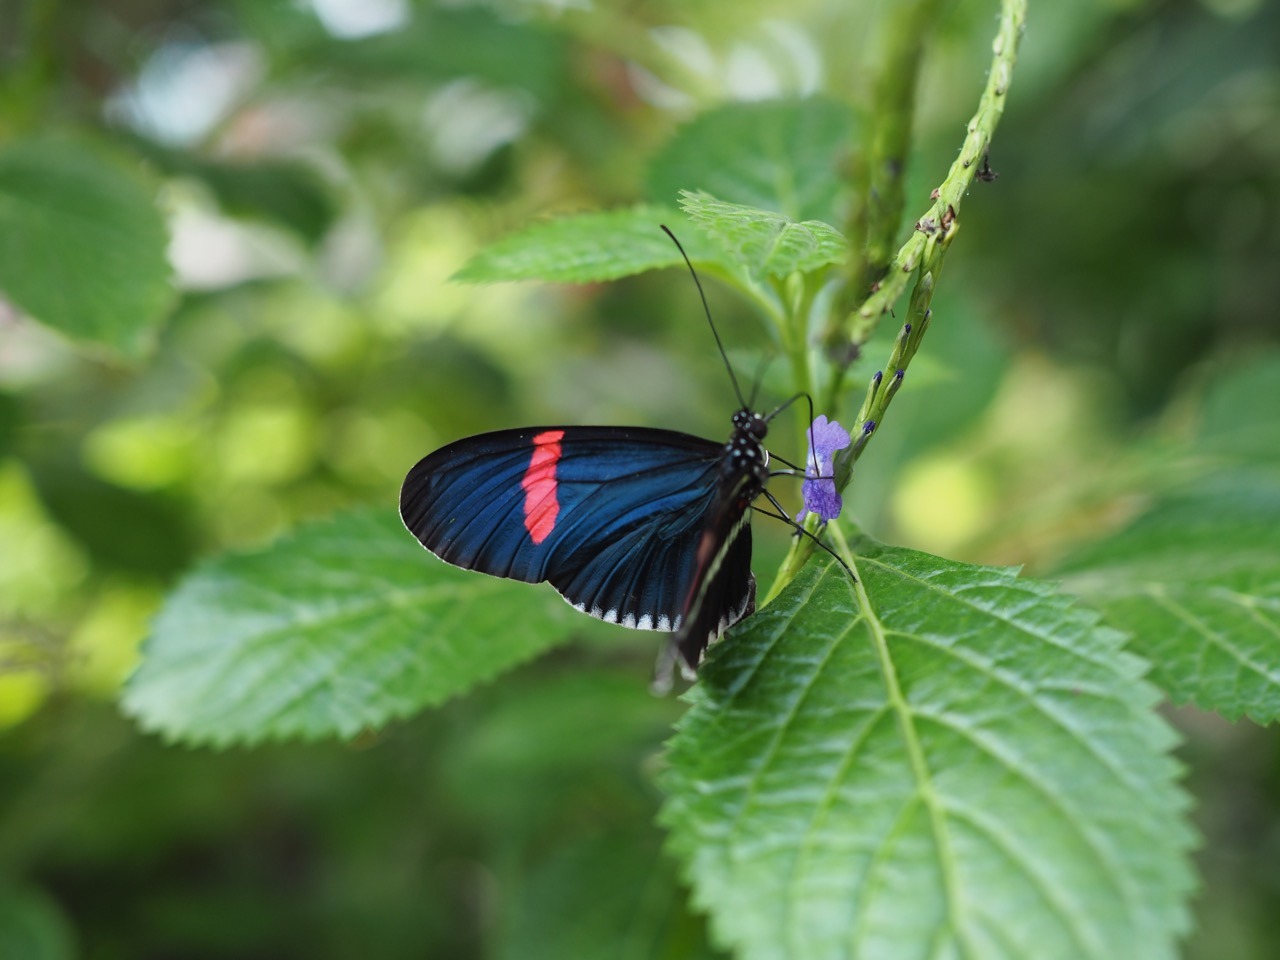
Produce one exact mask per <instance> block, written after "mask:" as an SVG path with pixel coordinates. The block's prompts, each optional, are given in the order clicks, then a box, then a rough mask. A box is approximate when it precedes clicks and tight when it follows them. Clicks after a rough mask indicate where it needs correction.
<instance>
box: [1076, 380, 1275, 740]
mask: <svg viewBox="0 0 1280 960" xmlns="http://www.w3.org/2000/svg"><path fill="white" fill-rule="evenodd" d="M1276 398H1280V358H1277V357H1275V356H1269V357H1263V358H1262V359H1261V360H1260V361H1256V362H1254V363H1252V364H1250V365H1248V366H1247V367H1245V368H1243V369H1240V370H1235V371H1231V372H1230V373H1229V374H1228V375H1226V376H1225V377H1224V378H1223V379H1222V380H1221V381H1220V382H1218V383H1216V384H1215V385H1214V386H1213V388H1212V389H1211V390H1210V391H1209V393H1208V395H1207V396H1206V398H1205V404H1204V410H1203V415H1202V419H1201V424H1200V431H1199V433H1200V435H1199V437H1197V438H1196V440H1195V445H1194V451H1193V455H1194V456H1195V457H1196V458H1198V459H1201V460H1203V461H1205V462H1207V463H1208V464H1209V469H1208V470H1207V471H1206V472H1205V473H1204V474H1203V475H1202V476H1199V477H1197V478H1196V479H1194V480H1193V481H1191V482H1190V483H1189V484H1187V485H1185V488H1184V489H1182V490H1180V491H1178V492H1176V493H1175V494H1173V495H1170V496H1167V497H1166V498H1164V499H1163V500H1161V501H1159V502H1158V503H1157V504H1156V505H1155V506H1154V507H1153V508H1152V509H1151V510H1150V511H1149V512H1148V513H1146V514H1145V515H1144V516H1142V517H1140V518H1138V520H1137V521H1136V522H1134V523H1133V524H1132V525H1131V526H1130V527H1128V528H1127V529H1125V530H1122V531H1121V532H1120V533H1118V534H1116V535H1114V536H1112V537H1109V538H1108V539H1106V540H1104V541H1103V542H1101V543H1099V544H1096V545H1093V546H1091V547H1087V548H1084V549H1082V550H1080V551H1078V552H1077V553H1076V554H1074V555H1073V556H1071V557H1070V558H1069V559H1068V560H1067V561H1066V562H1065V563H1063V564H1062V565H1061V566H1060V567H1059V568H1058V571H1057V572H1058V573H1060V574H1062V575H1063V576H1065V577H1066V584H1065V585H1066V586H1067V587H1068V588H1069V589H1071V590H1073V591H1075V592H1077V593H1080V594H1082V595H1083V596H1086V597H1088V598H1089V600H1090V602H1091V603H1094V604H1095V605H1097V606H1099V607H1101V608H1102V609H1103V610H1104V611H1105V613H1106V615H1107V618H1108V620H1109V621H1110V622H1111V623H1113V624H1114V625H1116V626H1118V627H1122V628H1124V629H1125V630H1128V631H1130V632H1131V633H1132V634H1133V643H1132V646H1133V649H1134V650H1135V651H1137V652H1139V653H1141V654H1142V655H1143V656H1145V657H1147V658H1148V659H1150V660H1151V662H1152V664H1153V670H1152V674H1151V678H1152V680H1153V681H1154V682H1156V683H1157V684H1159V685H1160V686H1161V687H1162V688H1163V689H1164V690H1165V692H1166V693H1167V694H1168V695H1169V698H1170V699H1171V700H1173V701H1174V702H1176V703H1194V704H1196V706H1198V707H1200V708H1201V709H1204V710H1216V711H1218V712H1220V713H1223V714H1225V715H1226V716H1228V717H1231V718H1233V719H1235V718H1239V717H1240V716H1241V715H1245V714H1247V715H1248V716H1250V717H1251V718H1253V719H1254V720H1256V721H1257V722H1259V723H1270V722H1272V721H1273V720H1275V719H1276V718H1277V717H1278V716H1280V429H1278V428H1277V424H1276V419H1275V401H1276Z"/></svg>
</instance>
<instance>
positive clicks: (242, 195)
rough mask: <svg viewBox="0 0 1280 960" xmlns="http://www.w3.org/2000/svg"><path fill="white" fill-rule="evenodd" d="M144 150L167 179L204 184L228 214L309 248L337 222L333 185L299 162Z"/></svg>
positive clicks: (150, 146)
mask: <svg viewBox="0 0 1280 960" xmlns="http://www.w3.org/2000/svg"><path fill="white" fill-rule="evenodd" d="M145 149H146V154H147V157H148V159H150V160H151V161H152V162H153V163H155V164H156V165H157V166H158V167H159V168H160V169H162V170H163V171H164V172H165V173H166V174H167V175H169V176H182V177H191V178H193V179H196V180H200V181H201V182H203V183H204V184H205V185H206V186H207V187H208V188H209V190H210V191H211V192H212V193H213V194H214V196H216V197H217V200H218V203H219V204H220V205H221V206H222V209H223V210H224V211H226V212H227V213H228V214H231V215H233V216H238V217H245V218H252V219H255V220H262V221H269V222H274V223H277V224H279V225H280V226H282V227H284V228H285V229H287V230H291V231H293V232H294V233H296V234H297V235H298V236H299V237H301V238H302V239H303V240H305V241H306V242H307V243H309V244H316V243H319V242H320V240H321V239H322V238H323V237H324V235H325V233H326V232H327V231H328V230H329V228H330V227H332V226H333V222H334V220H335V219H337V216H338V212H339V211H338V203H337V199H336V198H335V197H334V196H333V191H332V190H331V188H330V187H329V185H328V184H327V183H325V181H324V178H323V177H321V175H320V174H319V173H318V172H317V171H316V170H314V169H313V168H311V167H309V166H307V165H306V164H303V163H300V162H298V161H293V160H271V161H260V162H256V163H240V162H227V161H224V160H217V159H209V158H207V157H203V156H200V155H199V154H195V153H191V152H188V151H183V150H170V149H165V148H162V147H160V146H157V145H155V144H147V145H146V148H145Z"/></svg>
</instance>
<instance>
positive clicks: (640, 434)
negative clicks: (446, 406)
mask: <svg viewBox="0 0 1280 960" xmlns="http://www.w3.org/2000/svg"><path fill="white" fill-rule="evenodd" d="M721 454H722V447H721V445H719V444H716V443H713V442H711V441H709V440H703V439H700V438H698V437H692V436H688V435H687V434H682V433H675V432H673V431H669V430H651V429H644V428H617V427H539V428H529V429H522V430H506V431H501V432H498V433H490V434H483V435H481V436H478V437H470V438H468V439H465V440H460V441H458V442H456V443H453V444H450V445H449V446H447V447H444V448H442V449H440V450H437V451H436V452H435V453H432V454H430V455H429V456H427V457H425V458H424V459H423V460H421V461H420V462H419V463H418V464H417V465H416V466H415V467H414V468H413V470H411V471H410V473H409V475H408V477H407V478H406V479H405V483H404V487H403V488H402V490H401V495H400V513H401V517H402V518H403V519H404V522H405V525H406V526H407V527H408V528H409V530H410V531H411V532H412V533H413V534H414V535H415V536H416V537H417V538H418V539H419V541H421V542H422V544H423V546H425V547H426V548H427V549H428V550H430V551H431V552H432V553H435V554H436V555H437V556H439V557H440V558H441V559H443V560H446V561H448V562H449V563H452V564H455V565H457V566H460V567H466V568H468V569H473V570H478V571H481V572H483V573H488V574H491V575H493V576H499V577H507V578H510V579H513V580H524V581H528V582H532V583H537V582H540V581H542V580H547V581H550V583H551V584H552V585H553V586H554V587H555V588H556V589H557V590H558V591H559V592H560V593H561V594H562V595H563V596H564V597H565V599H567V600H568V601H569V602H570V603H572V604H573V605H574V606H575V607H577V608H578V609H580V610H583V611H584V612H586V613H589V614H591V615H592V616H595V617H598V618H600V619H603V620H608V621H610V622H616V623H621V624H622V625H624V626H627V627H633V628H638V629H652V630H678V629H680V628H681V627H682V626H683V624H684V620H685V616H686V614H687V612H688V610H689V609H690V603H691V600H692V599H698V600H700V601H701V606H700V607H699V610H702V609H704V608H705V609H707V610H709V611H710V612H709V613H708V614H707V616H711V617H713V619H714V622H716V623H719V622H720V621H721V620H727V622H728V623H732V622H734V621H736V620H737V619H739V618H740V617H741V616H742V615H744V614H743V613H742V612H740V611H741V610H743V609H746V608H748V607H749V601H748V599H747V597H748V594H749V595H750V596H751V597H754V588H755V585H754V580H753V579H752V578H751V574H750V536H749V533H747V535H746V539H745V540H744V539H742V534H741V533H739V534H738V539H737V541H736V542H737V543H739V544H740V545H739V546H737V548H736V550H735V551H734V556H733V562H732V563H729V564H721V566H720V570H718V571H715V572H716V573H717V574H718V575H717V576H716V577H714V578H712V580H713V582H714V583H716V584H718V586H717V589H716V590H714V591H709V590H706V589H704V588H703V587H702V586H700V584H699V580H700V578H703V579H705V578H707V576H708V574H710V573H711V572H713V571H712V570H711V568H710V567H709V566H708V564H707V562H706V561H707V557H706V556H705V548H704V554H703V555H700V553H699V548H700V546H701V545H703V544H704V538H705V536H706V535H707V533H708V525H709V524H710V523H711V522H712V519H713V517H712V515H713V512H714V513H720V512H723V511H722V510H720V509H719V508H718V505H719V504H721V503H722V501H723V494H722V493H721V492H720V490H719V480H718V476H719V463H720V459H721ZM742 513H743V514H745V511H743V512H742ZM744 551H745V552H744ZM734 576H736V577H738V578H739V579H738V580H737V581H735V582H734V583H731V582H730V580H731V578H732V577H734ZM735 584H736V585H735ZM721 604H723V605H724V609H714V610H713V609H712V608H713V607H718V606H719V605H721ZM703 645H704V646H705V643H704V644H703Z"/></svg>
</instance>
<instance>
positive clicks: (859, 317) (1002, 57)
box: [843, 0, 1027, 346]
mask: <svg viewBox="0 0 1280 960" xmlns="http://www.w3.org/2000/svg"><path fill="white" fill-rule="evenodd" d="M1026 17H1027V0H1002V3H1001V10H1000V26H999V29H998V31H997V32H996V37H995V40H994V41H993V42H992V50H993V52H994V57H993V59H992V62H991V72H990V73H989V74H988V76H987V85H986V88H985V89H984V90H983V92H982V98H981V99H980V100H979V101H978V112H977V113H976V114H974V117H973V119H972V120H970V121H969V128H968V134H967V135H966V137H965V140H964V143H963V144H962V145H961V147H960V155H959V156H957V157H956V159H955V162H954V163H952V164H951V169H950V170H949V171H948V172H947V176H946V179H945V180H943V181H942V184H941V185H940V186H939V187H938V189H937V190H935V191H934V192H933V196H934V202H933V206H931V207H930V208H929V210H928V211H927V212H926V213H925V215H924V216H922V217H921V218H920V219H919V220H917V221H916V227H915V232H914V233H913V234H912V235H911V238H910V239H909V240H908V241H907V242H906V243H905V244H903V245H902V248H901V249H900V250H899V251H898V253H897V255H896V256H895V257H894V258H893V261H892V262H891V263H890V265H889V270H888V272H887V273H886V274H885V275H884V277H883V278H882V279H881V281H880V283H879V285H878V287H877V288H876V289H875V290H874V291H873V292H872V293H871V295H870V296H868V297H867V298H866V300H864V301H863V302H862V304H861V305H860V306H859V307H858V308H857V309H856V310H854V311H852V312H851V313H850V314H849V316H848V317H846V318H845V320H844V322H843V327H844V330H845V331H846V334H847V335H848V334H851V333H856V334H857V335H859V336H861V337H863V340H862V341H861V342H865V339H866V338H868V337H870V336H871V334H872V333H873V332H874V331H875V325H876V323H877V322H878V321H879V318H880V317H881V316H883V315H884V314H885V313H887V312H888V311H889V309H890V308H891V307H892V306H893V305H894V303H895V302H896V301H897V299H898V297H900V296H901V295H902V292H903V291H904V290H905V289H906V288H907V280H908V278H909V277H910V276H911V274H912V273H914V272H915V271H916V270H917V269H918V268H919V267H920V266H921V264H922V263H923V262H924V259H925V256H926V253H927V250H926V248H927V247H929V246H930V245H935V244H938V243H941V244H942V246H943V247H945V246H946V245H947V244H949V243H950V241H951V237H952V236H953V235H954V234H955V231H956V230H957V229H958V228H959V220H958V216H959V213H960V205H961V203H962V202H963V200H964V195H965V193H966V192H967V191H968V189H969V187H970V186H972V184H973V179H974V177H975V176H976V175H977V174H978V173H979V172H980V171H982V170H984V169H985V166H984V163H983V161H984V159H985V157H986V155H987V150H988V148H989V147H990V145H991V138H992V137H993V136H994V134H995V130H996V126H997V125H998V124H999V122H1000V117H1001V115H1002V114H1003V113H1004V104H1005V99H1006V95H1007V94H1008V92H1009V83H1010V81H1011V80H1012V78H1013V67H1014V63H1015V62H1016V60H1017V52H1018V40H1019V39H1020V38H1021V36H1022V31H1023V29H1024V28H1025V25H1026ZM861 342H859V343H858V344H857V345H859V346H860V345H861Z"/></svg>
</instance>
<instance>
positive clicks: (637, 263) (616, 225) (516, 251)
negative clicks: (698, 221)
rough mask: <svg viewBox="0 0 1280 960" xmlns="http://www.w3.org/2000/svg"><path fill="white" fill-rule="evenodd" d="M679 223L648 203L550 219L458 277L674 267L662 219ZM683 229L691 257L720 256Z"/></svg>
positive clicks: (676, 259) (567, 278)
mask: <svg viewBox="0 0 1280 960" xmlns="http://www.w3.org/2000/svg"><path fill="white" fill-rule="evenodd" d="M681 222H682V220H681V217H680V215H679V214H678V213H676V212H675V211H673V210H672V209H670V208H668V207H646V206H637V207H628V208H626V209H621V210H609V211H607V212H602V213H584V214H578V215H577V216H570V217H560V218H558V219H555V220H547V221H545V222H543V223H537V224H534V225H533V226H531V227H526V228H525V229H523V230H520V231H518V232H517V233H513V234H511V235H510V236H507V237H504V238H503V239H501V240H499V241H498V242H497V243H495V244H493V245H491V246H489V247H487V248H485V249H484V250H483V251H481V252H480V253H479V254H477V255H476V256H475V257H474V258H472V260H471V261H470V262H469V263H468V264H467V265H466V266H465V267H463V268H462V269H461V270H459V271H458V272H457V274H455V275H454V279H455V280H467V281H471V282H473V283H484V282H488V281H493V280H548V281H551V282H555V283H595V282H599V281H601V280H614V279H617V278H618V277H625V276H629V275H631V274H634V273H643V272H644V271H646V270H654V269H657V268H658V267H669V266H673V265H675V264H678V263H680V262H681V259H680V251H679V250H677V249H676V246H675V244H674V243H672V242H671V239H670V238H669V237H668V236H667V235H666V234H665V233H663V232H662V224H664V223H665V224H668V225H671V226H673V229H678V228H679V225H680V223H681ZM679 232H680V234H682V236H681V242H682V243H684V245H685V249H686V250H688V251H689V256H690V257H692V258H693V259H695V260H705V259H714V258H715V257H716V256H718V252H716V253H715V254H712V253H710V252H709V251H707V250H706V249H705V248H706V246H707V244H706V241H705V240H704V239H703V238H702V237H700V236H697V235H695V234H694V233H693V231H679Z"/></svg>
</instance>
